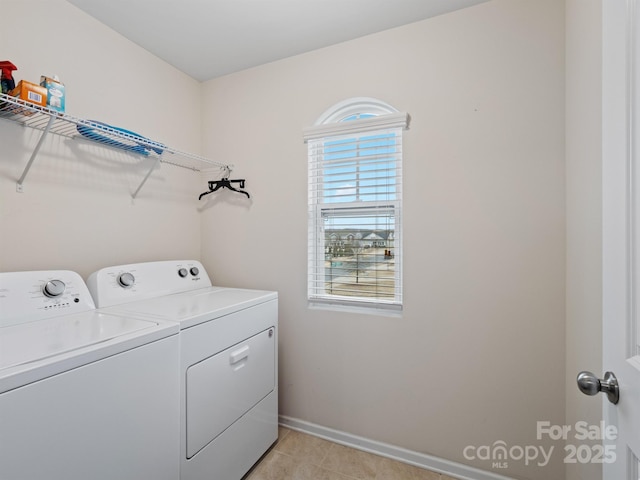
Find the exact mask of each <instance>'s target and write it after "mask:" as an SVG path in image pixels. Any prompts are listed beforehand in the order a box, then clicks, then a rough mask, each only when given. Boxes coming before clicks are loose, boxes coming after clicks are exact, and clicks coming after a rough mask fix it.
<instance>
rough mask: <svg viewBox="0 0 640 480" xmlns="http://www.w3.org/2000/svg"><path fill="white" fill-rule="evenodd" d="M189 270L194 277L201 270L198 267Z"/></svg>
mask: <svg viewBox="0 0 640 480" xmlns="http://www.w3.org/2000/svg"><path fill="white" fill-rule="evenodd" d="M189 271H190V272H191V275H193V276H194V277H197V276H198V274H199V273H200V270H199V269H198V267H191V269H190V270H189Z"/></svg>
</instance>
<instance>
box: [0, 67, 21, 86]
mask: <svg viewBox="0 0 640 480" xmlns="http://www.w3.org/2000/svg"><path fill="white" fill-rule="evenodd" d="M0 69H2V78H1V79H0V83H1V84H2V93H9V92H10V91H11V90H13V89H14V88H16V82H15V80H14V79H13V75H12V74H11V72H13V71H14V70H17V69H18V67H16V66H15V65H14V64H13V63H11V62H10V61H8V60H2V61H0Z"/></svg>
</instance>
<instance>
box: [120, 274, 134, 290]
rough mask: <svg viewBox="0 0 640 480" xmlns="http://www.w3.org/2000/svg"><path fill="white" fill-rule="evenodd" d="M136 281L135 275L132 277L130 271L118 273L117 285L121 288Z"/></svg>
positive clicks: (130, 285) (129, 285)
mask: <svg viewBox="0 0 640 480" xmlns="http://www.w3.org/2000/svg"><path fill="white" fill-rule="evenodd" d="M134 283H136V277H134V276H133V275H132V274H131V273H129V272H125V273H121V274H120V275H118V285H120V286H121V287H122V288H131V287H133V284H134Z"/></svg>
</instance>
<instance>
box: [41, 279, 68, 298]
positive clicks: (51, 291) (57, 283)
mask: <svg viewBox="0 0 640 480" xmlns="http://www.w3.org/2000/svg"><path fill="white" fill-rule="evenodd" d="M65 287H66V285H65V284H64V282H63V281H62V280H49V281H48V282H47V283H45V284H44V287H43V288H42V293H44V294H45V296H47V297H49V298H53V297H59V296H60V295H62V294H63V293H64V289H65Z"/></svg>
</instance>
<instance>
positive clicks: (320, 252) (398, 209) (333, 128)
mask: <svg viewBox="0 0 640 480" xmlns="http://www.w3.org/2000/svg"><path fill="white" fill-rule="evenodd" d="M357 114H374V115H377V116H375V117H369V118H359V119H353V120H348V121H344V120H345V119H347V118H349V117H351V116H354V115H357ZM410 120H411V117H410V116H409V114H408V113H406V112H398V111H397V110H396V109H395V108H393V107H391V106H390V105H388V104H386V103H384V102H381V101H379V100H376V99H371V98H365V97H360V98H355V99H350V100H346V101H344V102H340V103H338V104H336V105H335V106H334V107H332V108H330V109H329V110H327V111H326V112H325V113H323V114H322V115H321V116H320V118H319V119H318V121H317V122H316V124H315V125H314V126H312V127H307V128H305V129H304V130H303V136H304V141H305V143H307V144H309V149H308V164H309V166H310V167H311V166H312V165H314V162H318V161H320V160H318V157H317V154H316V153H314V152H313V144H315V143H316V141H318V140H322V139H325V138H327V137H336V136H348V135H358V134H361V133H369V132H375V131H380V130H391V129H395V130H399V132H400V145H401V144H402V138H403V133H402V131H403V130H406V129H408V128H409V123H410ZM402 159H403V155H402V153H401V155H400V161H401V162H402ZM400 168H402V167H400ZM315 180H316V178H315V177H313V178H312V177H311V176H309V192H308V195H309V202H308V209H309V219H308V221H309V226H308V232H309V233H308V235H309V239H308V246H307V248H308V250H307V262H308V266H307V269H308V271H307V275H308V279H309V280H308V282H309V281H311V279H312V278H317V275H318V268H319V266H322V265H323V263H324V249H323V248H320V246H319V245H318V242H322V243H323V245H324V237H325V232H324V230H323V231H319V229H321V228H322V225H323V222H321V221H319V220H321V218H319V217H322V216H323V215H324V213H323V212H324V211H328V210H331V209H332V208H335V209H336V211H338V210H343V209H344V208H345V207H347V206H346V205H342V206H338V205H331V204H323V203H317V202H316V203H314V199H315V198H317V197H316V195H317V193H318V192H317V190H316V189H317V185H316V184H315ZM400 181H401V180H400ZM382 203H385V202H382ZM389 203H391V204H393V206H392V208H393V210H394V216H397V218H396V219H395V222H396V227H398V226H401V225H402V218H401V217H402V189H401V188H400V190H399V198H397V199H396V200H395V201H391V202H389ZM347 208H348V207H347ZM360 208H363V206H362V205H361V206H360ZM398 233H399V235H398V237H399V240H400V242H402V232H401V230H400V231H399V232H398ZM398 246H399V248H398V249H397V252H398V255H397V262H398V263H397V264H396V268H397V271H396V288H397V290H396V294H395V296H394V299H393V300H384V299H379V298H377V299H374V300H371V299H362V298H356V297H354V298H353V299H352V298H349V297H342V296H335V295H328V294H327V295H323V294H318V292H313V291H312V288H311V287H310V284H308V287H307V299H308V304H309V307H310V308H312V309H329V310H342V311H349V312H357V313H369V314H371V313H374V314H378V315H387V316H401V314H402V308H403V296H402V290H403V287H402V256H403V248H402V245H401V244H399V245H398Z"/></svg>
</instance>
